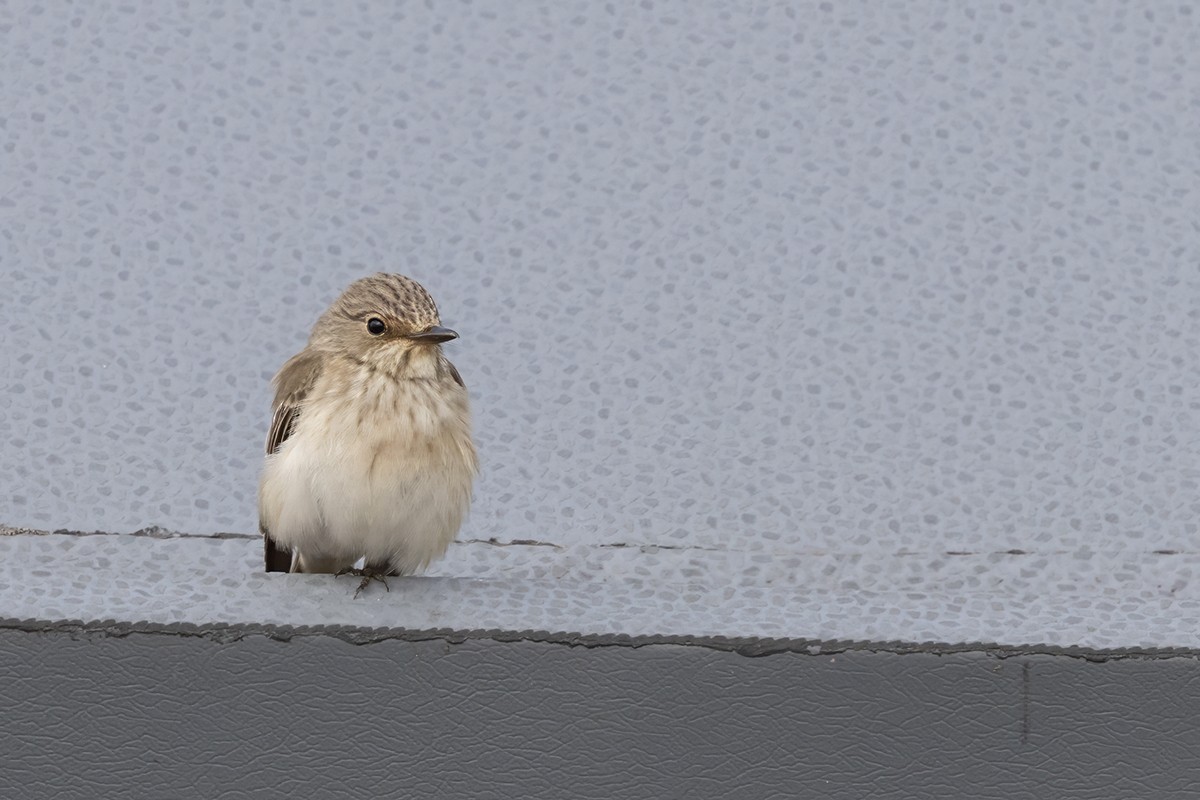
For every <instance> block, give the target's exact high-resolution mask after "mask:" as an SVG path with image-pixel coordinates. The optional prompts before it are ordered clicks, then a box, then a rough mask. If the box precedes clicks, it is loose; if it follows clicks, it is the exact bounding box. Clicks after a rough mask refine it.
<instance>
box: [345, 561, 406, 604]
mask: <svg viewBox="0 0 1200 800" xmlns="http://www.w3.org/2000/svg"><path fill="white" fill-rule="evenodd" d="M389 574H391V573H389V572H388V569H387V568H386V567H383V568H380V567H379V566H377V565H375V564H364V565H363V568H362V569H357V568H356V567H345V568H344V569H340V570H338V571H337V572H336V573H335V574H334V577H335V578H337V577H341V576H342V575H354V576H356V577H360V578H362V580H361V581H360V582H359V584H358V588H357V589H355V590H354V599H356V600H357V599H358V596H359V595H360V594H362V591H363V590H364V589H366V588H367V587H368V586H370V585H371V581H379V582H380V583H382V584H383V588H384V589H387V590H388V591H389V592H390V591H391V590H392V587H390V586H388V582H387V578H388V575H389Z"/></svg>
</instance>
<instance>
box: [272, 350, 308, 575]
mask: <svg viewBox="0 0 1200 800" xmlns="http://www.w3.org/2000/svg"><path fill="white" fill-rule="evenodd" d="M320 376H321V358H320V355H319V354H318V353H315V352H313V351H310V350H308V349H305V350H303V351H301V352H300V353H297V354H296V355H294V356H292V357H291V358H290V359H288V362H287V363H286V364H284V365H283V368H282V369H280V370H279V374H278V375H276V376H275V380H274V383H275V403H274V412H273V414H272V416H271V430H270V431H269V432H268V433H267V455H271V454H272V453H274V452H276V451H278V450H279V448H280V446H281V445H282V444H283V443H284V442H285V441H286V440H287V438H288V437H289V436H291V435H292V431H294V430H295V429H296V421H297V420H298V419H299V418H300V410H301V409H302V408H303V406H304V400H305V398H306V397H307V396H308V393H309V391H310V390H311V389H312V387H313V384H315V383H316V382H317V378H319V377H320ZM258 529H259V530H260V531H261V532H262V535H263V561H264V562H265V564H266V568H267V572H289V571H290V570H291V568H292V552H291V550H290V549H287V548H284V547H281V546H280V545H279V543H278V542H276V541H275V540H274V539H272V538H271V532H270V531H269V530H268V529H267V524H266V521H265V520H263V519H262V517H261V516H260V517H259V519H258Z"/></svg>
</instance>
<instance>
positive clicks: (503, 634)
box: [0, 618, 1200, 663]
mask: <svg viewBox="0 0 1200 800" xmlns="http://www.w3.org/2000/svg"><path fill="white" fill-rule="evenodd" d="M0 631H20V632H24V633H49V634H56V633H57V634H93V635H101V636H105V637H115V638H124V637H127V636H133V635H166V636H186V637H199V638H204V639H211V640H213V641H216V642H221V643H232V642H237V641H239V640H241V639H245V638H248V637H252V636H265V637H267V638H269V639H274V640H276V641H283V642H287V641H291V640H292V639H295V638H301V637H310V636H324V637H330V638H334V639H339V640H341V641H344V642H346V643H348V644H354V645H370V644H376V643H378V642H384V641H393V640H395V641H404V642H424V641H430V640H442V641H445V642H447V643H448V644H461V643H462V642H465V641H468V640H478V639H490V640H492V641H496V642H505V643H519V642H529V643H541V644H557V645H565V646H568V647H583V648H588V649H591V648H604V647H628V648H634V649H636V648H642V647H650V646H654V645H675V646H681V647H697V648H701V649H707V650H715V651H719V652H729V653H736V654H738V655H741V656H746V657H749V658H758V657H762V656H771V655H777V654H781V653H797V654H801V655H809V656H830V655H838V654H840V653H846V652H867V653H880V654H890V655H899V656H903V655H918V654H924V655H939V656H940V655H954V654H962V653H979V654H981V655H986V656H989V657H992V658H998V659H1004V658H1013V657H1017V656H1028V655H1050V656H1061V657H1065V658H1078V659H1082V660H1085V661H1092V662H1098V663H1102V662H1108V661H1119V660H1129V659H1135V660H1159V659H1168V658H1186V659H1191V660H1196V659H1200V650H1195V649H1189V648H1119V649H1113V650H1095V649H1091V648H1085V647H1054V646H1050V645H1034V644H1031V645H1021V646H1010V645H1000V644H995V643H989V642H966V643H962V644H950V643H946V642H902V641H887V642H872V641H838V640H827V641H818V640H812V639H767V638H755V637H745V638H729V637H722V636H713V637H696V636H669V635H664V636H628V635H622V634H604V635H598V634H581V633H573V632H568V631H533V630H527V631H506V630H455V629H450V628H431V629H422V630H414V629H410V628H361V627H352V626H324V625H314V626H291V625H270V624H263V623H253V622H249V623H228V624H212V625H196V624H192V623H157V622H123V621H118V620H111V619H110V620H90V621H86V620H43V619H13V618H0Z"/></svg>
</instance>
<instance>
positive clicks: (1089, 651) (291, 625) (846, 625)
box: [0, 528, 1200, 659]
mask: <svg viewBox="0 0 1200 800" xmlns="http://www.w3.org/2000/svg"><path fill="white" fill-rule="evenodd" d="M5 531H8V532H10V535H7V536H4V535H0V579H2V581H3V582H2V584H0V586H2V588H0V607H2V608H4V609H5V613H4V614H3V616H4V617H7V618H8V619H9V623H7V624H8V625H15V626H17V627H20V628H21V629H25V630H34V629H38V627H39V626H45V627H46V629H48V630H52V629H60V630H65V629H83V630H94V631H101V630H108V631H112V632H130V631H138V630H140V631H177V632H184V631H190V632H203V631H221V632H223V633H222V634H221V635H222V636H227V635H228V632H229V631H231V630H239V629H240V630H244V631H249V632H268V633H271V635H274V636H277V637H280V638H290V637H291V636H294V635H297V632H300V633H303V632H313V631H319V632H321V634H322V635H329V636H335V637H339V638H343V639H346V640H348V641H356V642H369V641H378V640H382V639H387V638H400V639H412V638H414V637H415V638H418V639H420V638H427V636H428V635H431V632H432V635H437V636H442V637H445V638H448V639H455V640H461V639H463V638H478V637H480V636H485V637H491V638H498V639H507V640H512V639H514V638H523V637H524V638H529V639H531V640H537V641H558V642H565V643H587V644H593V645H603V644H607V643H613V644H631V645H643V644H647V643H654V642H672V643H686V644H691V645H696V646H704V647H712V648H714V649H734V650H737V651H739V652H743V653H745V654H768V653H773V652H781V651H798V652H809V653H828V652H836V651H841V650H845V649H848V648H851V649H870V650H879V651H889V652H897V653H901V652H920V651H924V652H942V653H944V652H955V651H964V650H979V651H987V652H993V653H1009V654H1013V653H1029V652H1040V653H1063V654H1068V653H1069V654H1075V655H1084V656H1087V657H1090V658H1101V659H1102V658H1106V657H1108V656H1110V655H1129V654H1138V655H1161V654H1166V655H1176V654H1190V653H1196V652H1200V597H1198V596H1197V589H1196V588H1195V585H1194V583H1192V582H1190V581H1189V577H1190V575H1191V573H1192V572H1193V571H1194V570H1195V568H1196V566H1197V564H1200V554H1197V553H1180V552H1150V553H1131V552H1128V551H1116V552H1112V553H1097V552H1082V553H1074V554H1063V553H1055V554H1052V555H1049V556H1047V555H1041V554H1038V553H1029V552H1000V553H953V554H947V553H882V554H880V553H876V554H868V553H821V552H813V553H794V552H793V553H790V554H789V555H788V557H786V558H785V557H783V556H782V555H781V556H778V557H776V556H774V555H773V554H770V553H766V554H755V553H743V552H737V551H730V550H719V549H712V548H705V549H701V548H662V547H655V546H636V545H629V546H614V545H612V544H608V545H595V546H581V545H571V546H568V545H557V544H554V543H552V542H547V541H536V542H535V541H525V542H521V543H514V542H497V541H492V542H484V541H468V542H457V543H455V544H454V545H453V546H452V547H451V549H450V551H449V553H448V555H447V557H446V558H445V559H443V560H442V561H439V562H438V563H437V564H435V565H434V567H433V568H432V569H431V571H430V573H428V574H426V575H423V576H417V577H408V578H402V579H393V580H391V581H390V583H389V587H388V588H387V589H386V590H385V588H384V587H382V586H380V585H378V584H376V585H373V586H371V587H370V588H369V589H368V590H367V591H366V592H364V593H363V595H362V596H361V597H358V598H355V597H354V591H353V590H354V588H355V586H356V584H357V580H356V579H353V578H335V577H332V576H319V575H274V574H271V575H269V574H266V573H263V572H262V571H261V568H260V564H259V558H260V554H261V550H260V543H259V539H258V537H256V536H249V535H245V534H216V535H210V536H184V535H179V534H174V533H171V532H169V531H163V530H160V529H148V530H144V531H139V532H137V533H134V534H107V533H100V532H97V533H80V532H55V533H50V532H39V531H30V530H25V531H24V532H18V531H16V530H15V529H5V528H0V533H3V532H5ZM764 555H765V558H764V557H763V556H764ZM754 562H760V563H759V567H757V568H756V569H757V574H758V576H759V580H758V582H757V583H748V582H739V583H736V584H732V585H731V584H728V583H725V584H723V583H722V582H721V577H722V576H726V575H730V574H745V572H746V570H747V568H748V564H751V563H754ZM1134 575H1136V581H1135V580H1133V579H1132V578H1131V576H1134ZM64 626H65V627H64Z"/></svg>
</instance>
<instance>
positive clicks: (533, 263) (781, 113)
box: [0, 2, 1200, 588]
mask: <svg viewBox="0 0 1200 800" xmlns="http://www.w3.org/2000/svg"><path fill="white" fill-rule="evenodd" d="M1197 16H1198V14H1197V13H1195V12H1194V10H1193V9H1192V8H1191V7H1190V6H1187V5H1179V4H1171V5H1165V4H1153V5H1143V4H1129V5H1116V4H1092V3H1083V2H1062V3H1012V4H1008V3H999V4H974V5H972V6H971V7H969V8H963V7H961V6H959V5H958V4H951V3H945V4H943V3H932V2H931V3H917V4H914V3H908V2H892V3H870V4H846V3H820V4H815V3H814V4H795V5H787V4H775V5H769V6H765V5H760V6H752V5H750V4H745V3H718V2H711V3H691V2H687V3H684V2H675V3H671V2H665V3H664V2H644V3H640V4H636V5H635V4H632V3H629V4H613V5H609V6H604V5H601V4H597V3H589V2H581V3H558V2H555V3H501V2H478V3H453V4H451V3H444V4H442V3H438V4H429V5H422V4H405V5H402V6H397V7H395V8H393V7H392V5H391V4H383V3H362V4H351V3H317V2H299V3H273V2H254V3H232V2H231V3H219V4H207V3H191V4H188V3H156V2H143V3H106V2H95V3H90V2H89V3H79V4H73V5H59V4H54V3H48V4H44V5H38V4H37V3H34V2H16V3H8V4H5V5H3V6H0V272H2V277H3V284H4V291H3V293H2V295H0V298H2V299H0V304H2V305H0V331H2V334H3V351H2V353H0V370H2V375H3V384H2V386H0V431H2V433H3V435H2V436H0V448H2V450H0V486H2V487H3V491H2V494H0V521H2V522H4V523H6V524H8V525H12V526H29V527H35V528H42V529H55V528H70V529H82V530H96V529H99V530H104V531H112V532H122V531H132V530H135V529H139V528H143V527H146V526H151V525H159V526H163V527H165V528H168V529H172V530H177V531H182V532H185V533H192V534H203V533H210V532H213V531H233V532H243V533H247V534H252V533H253V532H254V529H255V523H256V520H255V507H254V506H255V503H254V492H255V484H256V475H257V470H258V466H259V463H260V458H261V450H262V441H263V437H264V434H265V430H266V425H267V417H268V401H269V396H268V385H267V382H268V379H269V377H270V375H271V374H272V372H273V371H274V370H275V369H276V368H277V367H278V366H279V364H280V363H281V362H282V361H283V360H284V359H285V358H286V357H287V356H288V355H290V354H291V353H292V352H294V351H295V350H296V349H298V348H299V347H300V346H301V345H302V343H303V341H304V339H305V337H306V335H307V331H308V328H309V326H310V325H311V323H312V321H313V319H314V318H315V316H316V314H317V313H318V312H319V311H320V310H321V309H322V308H323V307H324V306H325V305H326V304H327V303H328V301H329V300H330V299H331V298H332V297H333V296H334V295H335V294H336V293H337V292H338V291H339V290H340V289H341V288H342V287H343V286H344V285H345V284H346V283H348V282H349V281H350V280H352V279H353V278H356V277H358V276H360V275H362V274H364V273H368V272H371V271H374V270H381V269H382V270H394V271H400V272H404V273H407V274H409V275H412V276H414V277H416V278H418V279H419V280H421V281H422V282H423V283H424V284H425V285H426V286H427V287H428V288H429V289H430V290H431V291H432V292H433V294H434V296H435V297H436V298H437V299H438V301H439V303H440V305H441V307H442V310H443V317H444V319H445V321H446V322H447V324H449V325H451V326H452V327H455V328H456V329H458V330H459V331H460V332H461V334H462V339H461V341H459V342H455V343H453V344H452V345H451V346H450V350H451V353H452V357H453V359H454V360H455V361H456V363H458V365H459V366H460V368H461V371H462V373H463V375H464V376H465V378H466V380H467V383H468V385H469V387H470V389H471V393H472V397H473V402H474V407H475V410H476V414H477V427H478V439H479V443H480V447H481V455H482V461H483V473H482V478H481V480H480V482H479V484H478V486H477V491H476V503H475V510H474V513H473V516H472V518H471V520H470V522H469V523H468V526H467V528H466V529H465V530H464V532H463V536H464V537H466V538H480V539H486V538H489V537H497V538H498V539H500V540H504V541H507V540H512V539H536V540H543V541H552V542H556V543H559V544H562V545H580V544H584V545H593V544H634V545H647V544H648V545H670V546H686V547H689V548H695V549H696V550H697V551H711V550H713V549H717V550H733V551H739V552H749V553H759V554H765V555H766V556H767V557H768V561H769V560H771V559H773V558H774V557H776V556H778V557H783V556H788V555H795V554H804V553H813V554H820V553H829V552H840V553H846V554H864V553H865V554H872V553H873V554H876V555H878V556H881V557H882V558H884V559H885V562H883V563H886V559H888V558H890V556H891V555H892V554H897V553H928V554H938V555H944V554H945V553H946V552H954V553H956V552H970V553H1002V552H1005V551H1009V550H1020V551H1022V552H1024V553H1034V554H1042V555H1045V556H1047V557H1050V558H1053V557H1054V554H1061V553H1069V552H1079V551H1081V550H1085V551H1086V550H1105V551H1108V552H1117V553H1118V561H1119V560H1120V556H1119V553H1120V552H1124V551H1128V552H1130V553H1149V552H1151V551H1153V550H1161V549H1167V550H1189V549H1194V548H1193V544H1194V540H1195V536H1196V514H1197V510H1198V507H1200V501H1198V500H1197V482H1198V477H1200V464H1198V462H1197V452H1198V448H1197V436H1196V433H1195V431H1196V424H1197V413H1196V408H1197V402H1198V399H1197V384H1198V382H1200V381H1198V378H1200V371H1198V369H1197V366H1196V363H1197V361H1196V357H1195V354H1196V353H1197V350H1198V342H1200V324H1198V315H1200V312H1198V311H1197V304H1196V299H1195V298H1196V295H1195V292H1196V289H1197V286H1198V284H1200V275H1198V273H1197V270H1196V266H1197V264H1196V260H1197V258H1196V253H1197V246H1198V245H1200V232H1198V229H1197V223H1196V209H1197V201H1196V195H1195V191H1196V190H1195V187H1196V185H1197V177H1198V175H1197V172H1198V167H1200V152H1198V151H1197V146H1196V142H1197V139H1196V125H1195V120H1196V119H1197V114H1198V113H1200V77H1198V76H1200V72H1198V71H1197V66H1198V65H1197V56H1196V48H1195V42H1196V41H1198V40H1200V30H1198V20H1197ZM751 566H752V565H751ZM755 574H756V573H755V572H754V571H753V568H750V567H748V571H747V572H746V573H745V574H743V575H741V576H739V577H738V580H746V581H751V582H752V581H753V580H754V575H755ZM1085 588H1086V587H1085Z"/></svg>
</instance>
